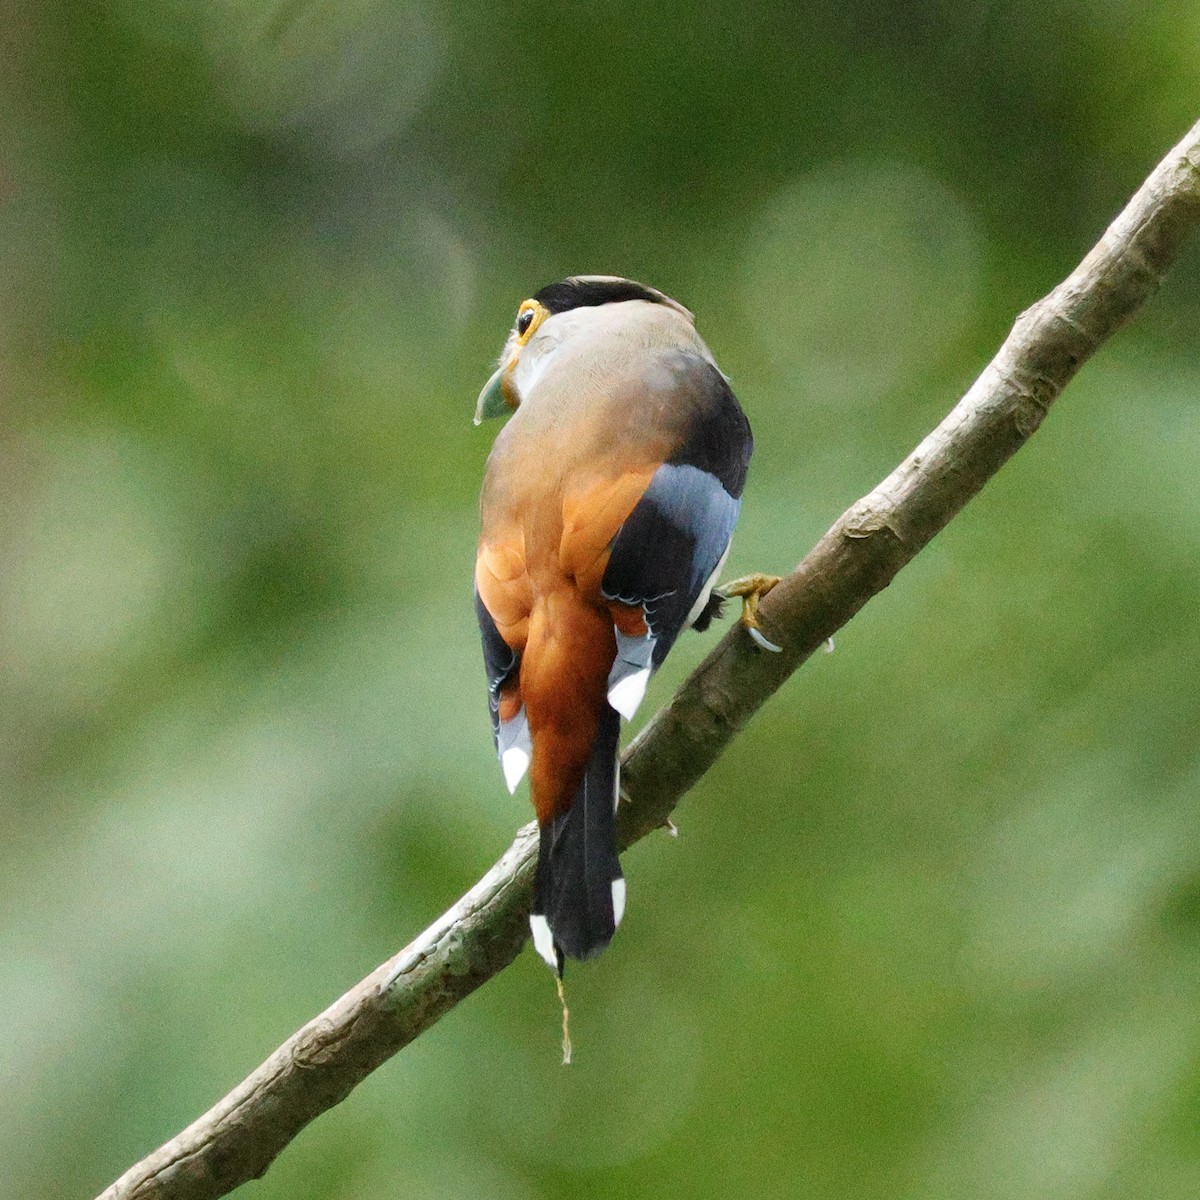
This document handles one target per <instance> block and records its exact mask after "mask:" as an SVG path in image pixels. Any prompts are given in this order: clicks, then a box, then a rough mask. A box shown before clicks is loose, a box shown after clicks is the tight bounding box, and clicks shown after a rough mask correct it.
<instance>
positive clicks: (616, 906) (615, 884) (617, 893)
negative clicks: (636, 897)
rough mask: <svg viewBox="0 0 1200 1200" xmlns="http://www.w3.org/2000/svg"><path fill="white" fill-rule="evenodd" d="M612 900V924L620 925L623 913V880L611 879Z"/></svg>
mask: <svg viewBox="0 0 1200 1200" xmlns="http://www.w3.org/2000/svg"><path fill="white" fill-rule="evenodd" d="M612 902H613V926H614V927H615V926H617V925H620V923H621V918H622V917H623V916H624V915H625V880H623V879H614V880H613V881H612Z"/></svg>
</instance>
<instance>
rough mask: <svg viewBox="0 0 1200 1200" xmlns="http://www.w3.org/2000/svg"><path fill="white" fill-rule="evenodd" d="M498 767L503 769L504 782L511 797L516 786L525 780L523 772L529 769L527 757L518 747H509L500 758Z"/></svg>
mask: <svg viewBox="0 0 1200 1200" xmlns="http://www.w3.org/2000/svg"><path fill="white" fill-rule="evenodd" d="M500 765H501V767H503V768H504V782H505V783H506V784H507V785H508V791H509V794H510V795H511V794H512V793H513V792H515V791H516V790H517V784H518V783H520V782H521V780H522V779H524V778H525V772H526V771H527V770H528V769H529V755H528V754H527V753H526V752H525V750H523V749H522V748H521V747H520V746H510V747H509V748H508V749H507V750H505V752H504V753H503V754H502V755H501V756H500Z"/></svg>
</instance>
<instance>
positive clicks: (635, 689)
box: [608, 667, 650, 721]
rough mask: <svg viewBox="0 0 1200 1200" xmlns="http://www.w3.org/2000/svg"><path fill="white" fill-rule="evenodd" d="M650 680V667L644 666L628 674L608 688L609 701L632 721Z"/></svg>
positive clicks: (626, 718)
mask: <svg viewBox="0 0 1200 1200" xmlns="http://www.w3.org/2000/svg"><path fill="white" fill-rule="evenodd" d="M649 682H650V668H649V667H644V668H643V669H642V670H640V671H635V672H634V673H633V674H632V675H626V676H625V678H624V679H622V680H621V681H620V682H619V683H616V684H614V685H613V686H612V687H611V688H609V689H608V702H609V704H611V705H612V706H613V708H615V709H616V710H617V712H619V713H620V714H621V716H623V717H624V718H625V720H627V721H630V720H632V719H633V714H634V713H635V712H637V709H638V705H639V704H641V702H642V697H643V696H645V694H646V687H647V685H648V684H649Z"/></svg>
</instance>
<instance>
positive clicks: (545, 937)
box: [529, 913, 558, 975]
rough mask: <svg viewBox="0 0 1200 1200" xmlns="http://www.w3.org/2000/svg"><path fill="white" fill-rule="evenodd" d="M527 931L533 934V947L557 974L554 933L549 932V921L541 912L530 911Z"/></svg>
mask: <svg viewBox="0 0 1200 1200" xmlns="http://www.w3.org/2000/svg"><path fill="white" fill-rule="evenodd" d="M529 931H530V933H532V934H533V948H534V949H535V950H536V951H537V952H538V953H539V954H540V955H541V956H542V959H543V961H544V962H545V963H546V965H547V966H548V967H549V968H550V970H552V971H553V972H554V973H555V975H557V974H558V955H557V954H555V952H554V934H552V933H551V932H550V922H549V921H547V920H546V918H545V917H543V916H542V914H541V913H531V914H530V917H529Z"/></svg>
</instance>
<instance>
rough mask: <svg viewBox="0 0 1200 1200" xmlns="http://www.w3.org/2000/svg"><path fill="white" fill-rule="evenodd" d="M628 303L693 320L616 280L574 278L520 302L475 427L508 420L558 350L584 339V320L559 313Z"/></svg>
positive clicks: (642, 288)
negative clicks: (657, 306) (664, 309)
mask: <svg viewBox="0 0 1200 1200" xmlns="http://www.w3.org/2000/svg"><path fill="white" fill-rule="evenodd" d="M629 300H640V301H644V302H647V303H650V304H665V305H667V306H668V307H670V308H673V309H675V310H676V311H678V312H680V313H682V314H683V315H684V316H685V317H687V319H688V320H689V321H690V320H692V314H691V313H690V312H689V311H688V310H687V309H686V308H684V307H683V305H682V304H679V303H678V302H677V301H675V300H672V299H671V297H670V296H668V295H666V294H664V293H663V292H660V291H658V290H657V289H655V288H652V287H647V286H646V285H645V284H643V283H635V282H634V281H633V280H632V279H622V278H621V277H620V276H617V275H573V276H572V277H571V278H570V279H564V280H563V281H562V282H561V283H551V284H548V285H547V286H546V287H544V288H542V290H541V291H540V292H538V293H537V294H536V295H534V296H531V297H530V298H529V299H528V300H523V301H522V302H521V306H520V307H519V308H518V309H517V316H516V320H515V321H514V322H513V327H512V329H511V331H510V332H509V335H508V340H507V341H506V342H505V343H504V350H503V352H502V353H501V355H500V365H499V366H498V367H497V368H496V370H495V372H494V373H493V374H492V377H491V378H490V379H489V380H488V381H487V383H486V384H484V387H483V391H481V392H480V393H479V401H478V403H477V404H476V405H475V424H476V425H478V424H480V422H482V421H483V420H484V419H485V418H487V417H503V416H507V415H508V414H509V413H511V412H512V411H513V410H514V409H516V408H518V407H519V406H520V403H521V400H522V399H523V398H524V397H525V396H526V395H528V393H529V392H530V390H531V389H532V388H533V385H534V384H535V383H536V382H537V380H538V378H539V377H540V376H541V374H542V372H543V371H545V369H546V367H547V366H549V364H550V361H551V359H552V358H553V357H554V355H555V353H556V352H557V351H558V350H559V349H560V347H562V346H563V345H564V344H565V343H566V342H567V341H568V340H570V339H571V338H573V337H580V336H585V335H586V331H587V322H586V320H585V321H580V320H578V319H574V320H564V319H563V317H564V314H567V313H576V314H577V317H578V316H579V315H582V314H578V313H577V310H581V309H595V308H598V307H599V306H601V305H603V304H622V303H625V302H626V301H629Z"/></svg>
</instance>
